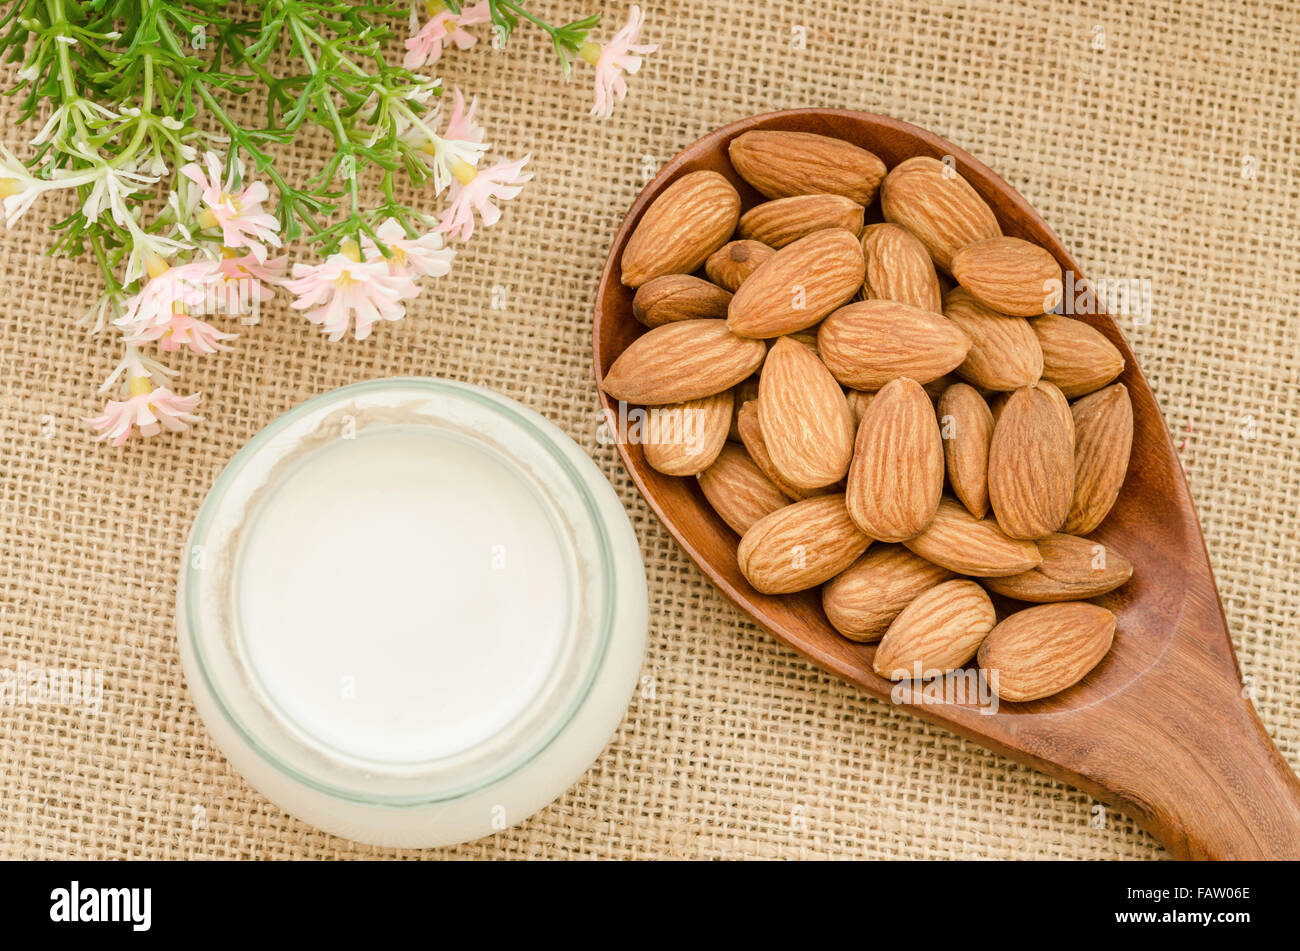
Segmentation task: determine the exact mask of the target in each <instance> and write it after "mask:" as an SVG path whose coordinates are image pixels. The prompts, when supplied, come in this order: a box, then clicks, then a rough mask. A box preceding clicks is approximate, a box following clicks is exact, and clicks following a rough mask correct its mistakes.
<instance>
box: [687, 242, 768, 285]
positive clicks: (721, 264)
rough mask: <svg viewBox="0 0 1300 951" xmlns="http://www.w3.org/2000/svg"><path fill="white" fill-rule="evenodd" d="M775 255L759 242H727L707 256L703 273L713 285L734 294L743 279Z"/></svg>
mask: <svg viewBox="0 0 1300 951" xmlns="http://www.w3.org/2000/svg"><path fill="white" fill-rule="evenodd" d="M775 253H776V252H775V251H774V250H772V249H771V248H769V247H768V246H767V245H765V244H763V243H762V242H761V241H729V242H728V243H726V244H724V245H723V246H722V247H720V248H718V250H716V251H714V252H713V253H712V254H710V255H709V259H708V260H707V261H705V262H704V272H705V273H706V274H708V275H709V280H711V281H712V282H713V283H715V284H717V285H718V286H719V287H723V288H726V289H727V290H729V291H731V293H733V294H734V293H735V292H736V291H737V290H738V289H739V288H740V285H741V284H743V283H744V282H745V278H747V277H749V275H751V274H753V273H754V272H755V271H756V270H758V266H759V265H760V264H762V263H763V262H764V261H766V260H767V259H768V258H770V257H771V256H772V255H773V254H775Z"/></svg>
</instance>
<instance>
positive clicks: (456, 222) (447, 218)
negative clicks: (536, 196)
mask: <svg viewBox="0 0 1300 951" xmlns="http://www.w3.org/2000/svg"><path fill="white" fill-rule="evenodd" d="M530 158H532V156H531V155H525V156H524V157H523V158H521V159H519V160H518V161H516V162H498V163H497V164H496V165H493V166H492V167H491V168H485V169H482V170H478V169H470V170H469V171H470V172H472V173H473V174H472V176H467V177H466V178H465V179H461V178H459V177H458V178H457V180H456V181H454V182H452V183H451V191H450V192H449V193H448V198H449V203H448V205H447V211H446V214H444V215H443V218H442V224H440V225H438V230H439V231H442V232H445V233H446V234H449V235H451V236H452V237H456V236H457V235H459V237H460V239H461V240H462V241H468V240H469V238H470V235H472V234H473V233H474V211H475V210H476V209H477V211H478V213H479V217H481V218H482V219H483V227H485V228H487V227H490V226H491V225H494V224H496V223H497V222H498V221H500V220H501V209H499V208H497V206H496V205H494V204H492V199H494V198H495V199H497V200H498V201H509V200H510V199H511V198H514V197H516V196H518V194H519V193H520V192H521V191H523V184H524V182H526V181H528V180H529V179H531V178H532V177H533V175H532V173H531V172H528V173H526V174H525V173H524V172H523V167H524V165H525V164H527V162H528V160H529V159H530Z"/></svg>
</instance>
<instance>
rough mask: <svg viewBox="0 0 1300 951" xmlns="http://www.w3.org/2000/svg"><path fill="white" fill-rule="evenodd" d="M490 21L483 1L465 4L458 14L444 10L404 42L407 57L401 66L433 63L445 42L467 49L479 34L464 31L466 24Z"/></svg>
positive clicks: (407, 66)
mask: <svg viewBox="0 0 1300 951" xmlns="http://www.w3.org/2000/svg"><path fill="white" fill-rule="evenodd" d="M412 17H413V18H412V21H411V25H412V27H414V25H415V21H414V14H413V15H412ZM491 22H492V13H491V11H490V10H489V9H488V5H487V3H486V2H484V3H477V4H475V5H474V6H472V7H464V8H463V9H462V10H461V11H460V13H459V14H455V13H452V12H451V11H450V10H443V11H442V12H441V13H438V14H437V15H435V16H434V18H433V19H432V20H430V21H429V22H428V23H426V24H425V25H424V26H423V27H422V28H421V29H420V31H419V32H418V33H416V34H415V35H414V36H412V37H411V38H410V39H409V40H407V41H406V57H405V58H404V59H403V60H402V65H403V66H405V67H406V68H407V69H419V68H420V67H421V66H424V65H425V64H426V63H436V62H438V59H439V58H440V57H441V56H442V50H443V47H444V46H446V44H447V43H454V44H455V45H456V48H457V49H461V50H467V49H469V48H470V47H471V46H473V45H474V44H475V43H477V42H478V37H476V36H474V35H473V34H472V33H467V32H466V31H465V27H467V26H477V25H478V24H480V23H491Z"/></svg>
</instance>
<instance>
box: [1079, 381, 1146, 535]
mask: <svg viewBox="0 0 1300 951" xmlns="http://www.w3.org/2000/svg"><path fill="white" fill-rule="evenodd" d="M1071 413H1072V414H1073V416H1074V496H1073V498H1072V499H1071V501H1070V514H1069V515H1068V516H1067V517H1066V519H1065V531H1067V532H1072V533H1073V534H1076V535H1087V534H1088V533H1089V532H1091V531H1092V530H1093V529H1095V528H1096V527H1097V526H1098V525H1100V524H1101V522H1102V519H1104V518H1105V517H1106V515H1107V513H1108V512H1110V508H1111V506H1112V505H1114V504H1115V499H1116V498H1118V497H1119V490H1120V487H1121V486H1123V485H1124V477H1125V475H1127V474H1128V460H1129V453H1130V452H1131V450H1132V448H1133V403H1132V401H1131V400H1130V399H1129V395H1128V388H1127V387H1125V386H1124V384H1123V383H1115V384H1113V385H1111V386H1108V387H1106V388H1105V389H1104V390H1098V391H1097V392H1096V393H1092V394H1090V395H1088V396H1085V397H1084V398H1083V399H1081V400H1079V401H1078V402H1077V403H1075V404H1074V406H1073V407H1071Z"/></svg>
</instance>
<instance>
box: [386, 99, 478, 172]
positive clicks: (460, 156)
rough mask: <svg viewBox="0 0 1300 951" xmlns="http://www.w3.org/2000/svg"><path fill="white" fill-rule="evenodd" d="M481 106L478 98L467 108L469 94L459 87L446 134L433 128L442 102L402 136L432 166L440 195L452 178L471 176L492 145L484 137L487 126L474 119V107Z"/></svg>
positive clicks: (440, 114)
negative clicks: (466, 101)
mask: <svg viewBox="0 0 1300 951" xmlns="http://www.w3.org/2000/svg"><path fill="white" fill-rule="evenodd" d="M477 107H478V100H477V99H475V100H474V101H473V102H471V103H470V105H469V108H468V109H466V108H465V97H464V95H462V94H461V91H460V90H459V89H456V90H454V91H453V104H452V110H451V115H450V116H449V117H448V118H447V129H446V131H445V132H444V133H443V134H442V135H439V134H438V133H437V132H434V131H433V130H434V129H435V128H436V127H437V126H438V124H439V122H440V119H441V116H442V111H443V106H442V104H441V103H440V104H439V106H438V108H437V109H435V110H433V111H432V112H430V113H429V114H428V115H426V116H425V117H424V118H422V119H421V120H420V121H419V122H416V123H412V124H411V126H410V128H408V129H406V131H405V132H403V134H402V138H403V139H404V140H406V142H408V143H409V144H410V145H411V146H412V147H413V148H414V149H416V150H418V151H419V152H420V154H421V156H422V157H423V158H424V160H425V161H426V162H427V163H428V164H429V166H430V168H431V169H432V171H433V191H434V194H436V195H437V194H442V192H443V191H444V190H445V189H446V188H447V186H448V185H450V184H451V182H452V179H454V178H462V179H463V178H466V177H468V176H469V175H470V174H471V173H472V172H473V171H474V169H475V168H477V167H478V163H479V159H481V158H482V157H483V153H484V152H486V151H487V148H488V146H487V144H486V143H484V141H483V138H484V135H485V133H484V131H483V127H482V126H481V125H479V124H478V123H477V122H475V121H474V110H475V109H476V108H477Z"/></svg>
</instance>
